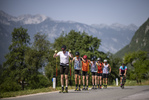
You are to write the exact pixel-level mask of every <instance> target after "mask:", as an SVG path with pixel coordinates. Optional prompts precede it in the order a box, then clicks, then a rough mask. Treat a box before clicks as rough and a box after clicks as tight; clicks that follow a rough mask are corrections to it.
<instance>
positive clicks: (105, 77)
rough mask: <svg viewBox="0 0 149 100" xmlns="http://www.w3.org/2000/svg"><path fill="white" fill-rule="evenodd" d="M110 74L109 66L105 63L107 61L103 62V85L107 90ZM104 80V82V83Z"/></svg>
mask: <svg viewBox="0 0 149 100" xmlns="http://www.w3.org/2000/svg"><path fill="white" fill-rule="evenodd" d="M109 73H111V66H110V64H108V63H107V60H106V59H105V60H104V64H103V85H104V87H106V88H107V83H108V74H109ZM105 80H106V81H105Z"/></svg>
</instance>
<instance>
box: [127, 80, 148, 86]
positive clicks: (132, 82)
mask: <svg viewBox="0 0 149 100" xmlns="http://www.w3.org/2000/svg"><path fill="white" fill-rule="evenodd" d="M125 85H126V86H142V85H149V80H141V83H137V82H136V80H126V83H125Z"/></svg>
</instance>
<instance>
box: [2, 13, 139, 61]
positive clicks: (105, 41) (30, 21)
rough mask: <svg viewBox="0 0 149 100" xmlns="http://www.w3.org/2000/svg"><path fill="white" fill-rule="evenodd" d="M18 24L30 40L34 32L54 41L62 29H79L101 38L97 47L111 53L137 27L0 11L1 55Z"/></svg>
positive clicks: (118, 48) (120, 45) (128, 40)
mask: <svg viewBox="0 0 149 100" xmlns="http://www.w3.org/2000/svg"><path fill="white" fill-rule="evenodd" d="M25 16H28V17H25ZM117 25H118V24H117ZM20 26H22V27H23V28H26V29H28V33H29V35H30V37H31V42H33V37H34V34H36V33H37V32H40V33H45V34H47V35H48V39H49V41H50V42H54V40H55V38H57V37H59V36H60V34H61V33H62V31H63V32H64V33H68V32H70V30H75V31H80V32H81V33H82V32H83V31H85V32H86V33H88V35H92V36H93V37H97V38H99V39H101V41H102V42H101V46H100V47H99V50H100V51H103V52H111V53H116V52H117V51H118V50H120V49H121V48H122V47H124V46H125V45H127V44H128V43H129V42H130V40H131V38H132V37H133V35H134V33H135V30H137V28H138V27H137V26H136V27H134V26H135V25H132V27H134V30H132V29H130V26H126V25H124V26H123V25H122V26H123V27H126V28H124V29H123V28H121V29H120V28H119V27H114V28H111V27H110V25H107V26H105V27H102V28H98V27H95V26H94V25H87V24H83V23H79V22H74V21H59V20H54V19H52V18H50V17H47V16H44V15H40V14H37V15H30V14H29V15H22V16H19V17H15V16H11V15H9V14H7V13H5V12H3V11H0V36H1V37H0V39H1V40H0V43H1V44H2V43H3V45H4V44H5V45H6V47H3V50H2V53H1V54H2V57H4V54H6V53H8V46H9V44H10V43H11V32H12V31H13V29H14V28H18V27H20ZM106 27H108V28H106ZM120 27H121V26H120ZM125 40H127V41H125ZM1 44H0V45H1ZM1 54H0V56H1ZM0 62H1V61H0Z"/></svg>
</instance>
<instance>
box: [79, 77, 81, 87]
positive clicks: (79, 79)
mask: <svg viewBox="0 0 149 100" xmlns="http://www.w3.org/2000/svg"><path fill="white" fill-rule="evenodd" d="M79 85H81V75H79Z"/></svg>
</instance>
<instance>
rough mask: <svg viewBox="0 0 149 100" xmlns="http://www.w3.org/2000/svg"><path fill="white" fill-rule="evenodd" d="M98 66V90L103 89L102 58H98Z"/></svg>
mask: <svg viewBox="0 0 149 100" xmlns="http://www.w3.org/2000/svg"><path fill="white" fill-rule="evenodd" d="M96 65H97V67H98V73H97V77H98V89H101V86H102V68H103V63H102V62H101V58H97V63H96ZM99 79H100V87H99Z"/></svg>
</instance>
